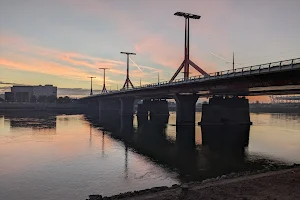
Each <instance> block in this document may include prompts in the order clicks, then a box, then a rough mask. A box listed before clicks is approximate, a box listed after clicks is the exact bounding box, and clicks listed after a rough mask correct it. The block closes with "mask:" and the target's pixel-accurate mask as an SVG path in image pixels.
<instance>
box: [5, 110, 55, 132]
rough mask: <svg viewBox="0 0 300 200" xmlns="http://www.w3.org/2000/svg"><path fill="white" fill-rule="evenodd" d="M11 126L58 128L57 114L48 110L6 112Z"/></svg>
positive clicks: (6, 117)
mask: <svg viewBox="0 0 300 200" xmlns="http://www.w3.org/2000/svg"><path fill="white" fill-rule="evenodd" d="M5 119H7V120H9V121H10V127H11V128H32V129H56V115H53V114H50V113H47V112H10V113H5Z"/></svg>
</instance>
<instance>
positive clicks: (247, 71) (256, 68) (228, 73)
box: [101, 58, 300, 95]
mask: <svg viewBox="0 0 300 200" xmlns="http://www.w3.org/2000/svg"><path fill="white" fill-rule="evenodd" d="M295 64H300V58H295V59H289V60H282V61H278V62H271V63H265V64H261V65H253V66H248V67H242V68H236V69H234V70H233V69H231V70H224V71H219V72H213V73H209V74H206V75H199V76H191V77H189V78H188V79H184V78H180V79H175V80H174V81H173V82H169V81H163V82H159V83H152V84H146V85H141V86H137V87H134V88H129V89H121V90H115V91H111V92H108V93H104V94H101V95H107V94H112V93H119V92H127V91H133V90H141V89H147V88H148V89H149V88H157V87H163V86H169V85H177V84H182V83H188V82H197V81H200V80H210V79H218V78H226V77H232V76H233V77H234V76H236V75H238V76H243V75H251V74H253V73H255V74H257V72H258V73H265V69H268V71H272V69H274V68H277V67H279V70H281V69H282V68H284V67H286V66H291V68H293V65H295Z"/></svg>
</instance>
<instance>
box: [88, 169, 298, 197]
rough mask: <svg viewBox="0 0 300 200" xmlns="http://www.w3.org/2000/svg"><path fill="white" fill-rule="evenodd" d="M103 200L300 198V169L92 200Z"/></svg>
mask: <svg viewBox="0 0 300 200" xmlns="http://www.w3.org/2000/svg"><path fill="white" fill-rule="evenodd" d="M101 199H124V200H146V199H147V200H157V199H163V200H167V199H170V200H171V199H189V200H193V199H214V200H219V199H220V200H221V199H254V200H258V199H280V200H284V199H300V167H296V168H291V169H284V170H280V171H271V172H265V173H261V174H255V175H247V176H241V177H235V178H228V176H224V177H219V178H216V179H210V180H206V181H203V182H201V183H191V184H189V185H184V186H181V187H180V186H173V187H171V188H167V187H163V188H152V189H149V190H144V191H135V192H129V193H124V194H120V195H116V196H112V197H103V198H102V197H101V196H98V195H91V196H90V200H101Z"/></svg>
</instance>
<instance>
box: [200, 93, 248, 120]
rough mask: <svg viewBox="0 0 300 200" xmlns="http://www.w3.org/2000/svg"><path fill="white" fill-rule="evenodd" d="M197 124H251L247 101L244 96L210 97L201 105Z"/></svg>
mask: <svg viewBox="0 0 300 200" xmlns="http://www.w3.org/2000/svg"><path fill="white" fill-rule="evenodd" d="M199 125H251V122H250V114H249V101H248V99H246V98H245V97H242V98H240V97H230V98H229V97H223V96H220V97H217V96H215V97H212V98H210V99H209V104H204V105H202V118H201V122H199Z"/></svg>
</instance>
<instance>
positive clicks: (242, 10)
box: [0, 0, 300, 95]
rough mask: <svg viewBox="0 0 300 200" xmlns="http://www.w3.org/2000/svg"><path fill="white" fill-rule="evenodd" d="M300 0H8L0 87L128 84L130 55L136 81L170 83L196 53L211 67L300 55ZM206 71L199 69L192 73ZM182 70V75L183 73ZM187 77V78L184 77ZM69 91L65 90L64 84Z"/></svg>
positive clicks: (0, 43) (3, 3) (0, 33)
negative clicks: (187, 19)
mask: <svg viewBox="0 0 300 200" xmlns="http://www.w3.org/2000/svg"><path fill="white" fill-rule="evenodd" d="M299 8H300V1H297V0H253V1H248V0H172V1H171V0H148V1H147V0H143V1H141V0H127V1H121V0H51V1H49V0H26V1H24V0H0V93H1V92H4V91H6V90H7V89H8V87H9V86H11V85H12V84H24V85H40V84H41V85H44V84H53V85H55V86H57V87H58V88H64V89H63V90H64V91H63V93H64V94H69V93H70V94H71V93H72V94H75V95H76V94H78V95H88V93H89V88H90V79H89V78H87V77H89V76H95V77H96V78H95V79H94V80H93V83H94V84H93V88H94V89H96V90H98V91H99V90H101V88H102V87H103V71H102V70H100V69H98V68H100V67H108V68H110V70H109V71H107V73H106V75H107V76H106V81H107V82H106V85H107V89H117V88H119V89H120V87H122V86H123V83H124V81H125V78H126V57H125V55H123V54H120V51H128V52H135V53H136V55H134V56H132V57H131V58H132V61H131V62H130V79H131V81H132V82H133V84H134V85H139V84H140V80H141V83H142V84H146V83H152V82H157V79H158V78H157V77H158V73H159V77H160V81H168V80H170V78H171V77H172V76H173V74H174V73H175V71H176V69H177V68H178V67H179V66H180V64H181V62H182V61H183V52H184V19H183V18H182V17H177V16H174V13H175V12H177V11H182V12H189V13H193V14H198V15H201V18H200V19H199V20H190V58H191V60H192V61H193V62H194V63H196V64H197V65H198V66H199V67H201V68H202V69H204V70H205V71H206V72H215V71H221V70H227V69H231V68H232V64H230V62H231V61H232V53H233V52H234V54H235V63H236V67H246V66H250V65H255V64H263V63H268V62H275V61H279V60H283V59H292V58H297V57H300V45H299V44H300V38H299V32H300V26H299V25H298V23H299V21H298V20H299V19H300V12H299ZM198 74H199V73H198V72H196V71H195V70H192V73H191V76H196V75H198ZM180 76H182V74H180ZM180 76H179V77H180ZM61 92H62V90H61Z"/></svg>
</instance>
